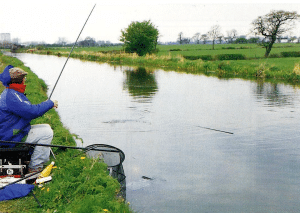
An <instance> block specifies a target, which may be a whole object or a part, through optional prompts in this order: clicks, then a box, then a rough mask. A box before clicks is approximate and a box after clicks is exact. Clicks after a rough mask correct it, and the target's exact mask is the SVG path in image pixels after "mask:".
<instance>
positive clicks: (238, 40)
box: [234, 38, 248, 44]
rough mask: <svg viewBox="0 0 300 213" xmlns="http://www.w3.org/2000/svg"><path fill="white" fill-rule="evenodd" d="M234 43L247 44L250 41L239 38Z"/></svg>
mask: <svg viewBox="0 0 300 213" xmlns="http://www.w3.org/2000/svg"><path fill="white" fill-rule="evenodd" d="M234 43H236V44H247V43H248V41H247V39H245V38H237V39H236V40H235V42H234Z"/></svg>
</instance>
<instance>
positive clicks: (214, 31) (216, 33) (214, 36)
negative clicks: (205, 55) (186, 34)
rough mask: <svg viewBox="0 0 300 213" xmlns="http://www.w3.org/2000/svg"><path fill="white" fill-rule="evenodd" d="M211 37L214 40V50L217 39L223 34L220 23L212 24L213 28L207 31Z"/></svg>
mask: <svg viewBox="0 0 300 213" xmlns="http://www.w3.org/2000/svg"><path fill="white" fill-rule="evenodd" d="M207 34H208V36H209V38H211V39H212V41H213V48H212V49H213V50H214V49H215V41H216V40H217V39H218V38H219V37H220V36H222V34H221V27H220V26H219V25H214V26H212V28H211V30H210V31H209V32H208V33H207Z"/></svg>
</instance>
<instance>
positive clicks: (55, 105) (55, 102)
mask: <svg viewBox="0 0 300 213" xmlns="http://www.w3.org/2000/svg"><path fill="white" fill-rule="evenodd" d="M53 103H54V106H53V108H57V107H58V101H57V100H54V101H53Z"/></svg>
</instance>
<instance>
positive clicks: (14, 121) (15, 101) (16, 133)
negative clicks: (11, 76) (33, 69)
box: [0, 71, 54, 147]
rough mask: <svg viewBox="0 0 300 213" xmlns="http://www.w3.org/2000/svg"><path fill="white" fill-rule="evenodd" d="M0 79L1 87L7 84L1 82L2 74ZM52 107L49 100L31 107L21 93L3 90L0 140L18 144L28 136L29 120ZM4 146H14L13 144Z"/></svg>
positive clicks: (0, 102)
mask: <svg viewBox="0 0 300 213" xmlns="http://www.w3.org/2000/svg"><path fill="white" fill-rule="evenodd" d="M4 72H5V71H4ZM4 72H3V73H4ZM0 79H1V81H2V83H3V85H5V84H7V82H6V81H5V79H4V80H3V74H2V76H0ZM6 80H7V79H6ZM3 81H4V82H3ZM53 106H54V103H53V102H52V101H51V100H47V101H44V102H42V103H40V104H37V105H33V104H31V103H30V101H29V100H28V98H27V97H26V95H24V94H23V93H20V92H18V91H15V90H13V89H5V90H4V91H3V92H2V94H1V96H0V140H3V141H17V142H20V141H21V140H22V138H23V137H24V136H25V135H27V134H28V132H29V130H30V128H31V126H30V122H31V120H33V119H35V118H37V117H39V116H42V115H43V114H45V113H46V112H47V111H48V110H50V109H51V108H52V107H53ZM0 145H5V144H3V143H2V144H1V143H0ZM6 145H8V146H9V147H14V146H15V144H6Z"/></svg>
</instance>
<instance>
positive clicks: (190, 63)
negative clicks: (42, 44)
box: [21, 44, 300, 84]
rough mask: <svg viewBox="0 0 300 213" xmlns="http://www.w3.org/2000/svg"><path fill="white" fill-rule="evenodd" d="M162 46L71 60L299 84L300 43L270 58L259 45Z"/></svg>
mask: <svg viewBox="0 0 300 213" xmlns="http://www.w3.org/2000/svg"><path fill="white" fill-rule="evenodd" d="M215 47H216V48H215V50H212V49H211V45H159V46H158V49H159V51H158V52H157V53H156V54H152V55H146V56H142V57H139V56H137V55H136V54H128V53H124V52H123V50H122V47H121V46H119V47H110V48H108V47H106V48H101V47H91V48H80V47H78V48H75V49H74V52H73V53H72V55H71V57H73V58H79V59H82V60H88V61H97V62H105V63H110V64H117V65H129V66H144V67H150V68H151V67H152V68H156V69H164V70H174V71H179V72H186V73H193V74H205V75H208V76H211V75H213V76H217V77H220V78H235V77H236V78H244V79H263V80H275V81H280V82H286V83H292V84H298V83H299V81H300V70H299V64H300V57H295V56H297V55H298V53H299V56H300V52H299V51H298V50H299V47H300V44H276V45H274V48H273V49H272V52H271V53H272V54H271V55H270V57H269V58H264V57H263V56H264V51H265V50H264V49H263V48H262V47H261V46H258V45H256V44H226V45H216V46H215ZM21 51H23V52H29V53H36V54H48V55H57V56H63V57H67V56H68V55H69V52H70V48H48V49H44V48H36V49H23V50H21Z"/></svg>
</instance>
